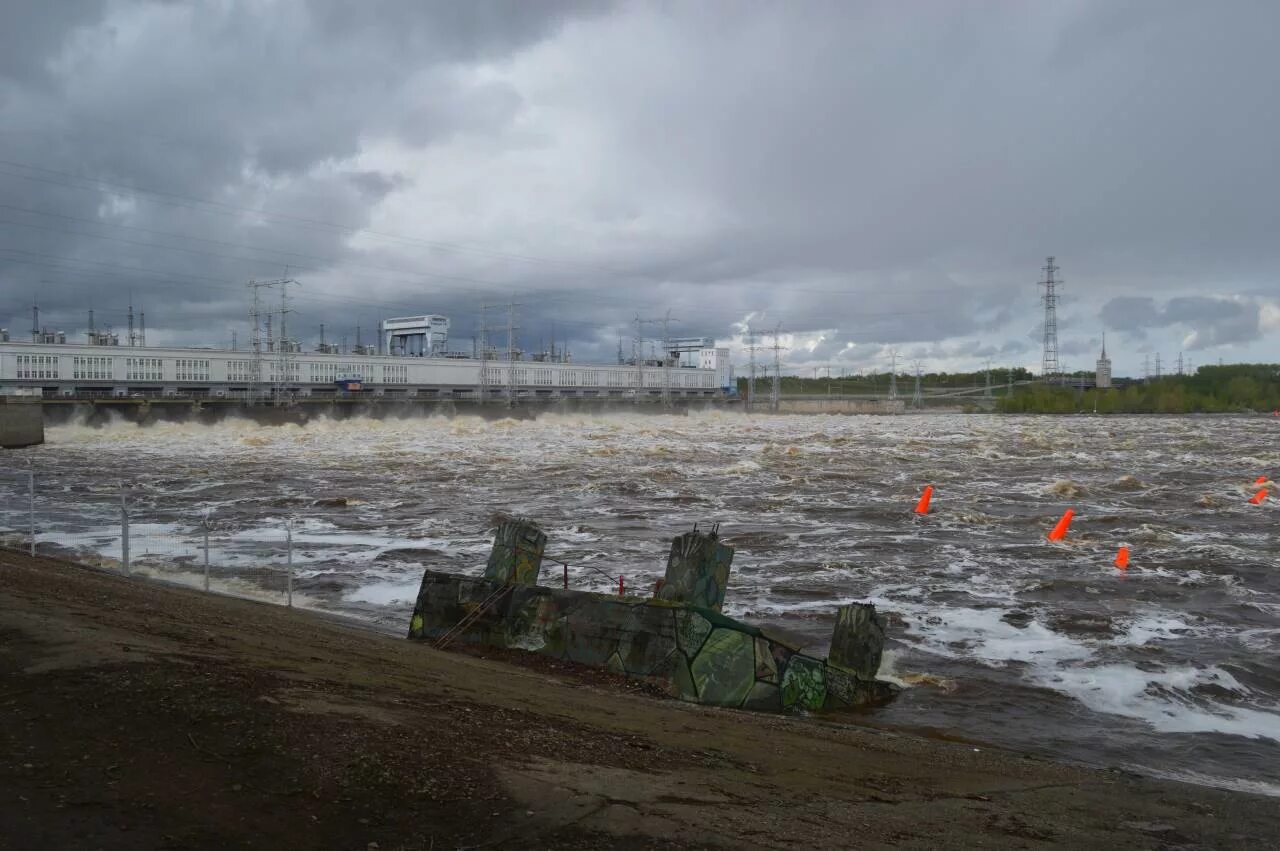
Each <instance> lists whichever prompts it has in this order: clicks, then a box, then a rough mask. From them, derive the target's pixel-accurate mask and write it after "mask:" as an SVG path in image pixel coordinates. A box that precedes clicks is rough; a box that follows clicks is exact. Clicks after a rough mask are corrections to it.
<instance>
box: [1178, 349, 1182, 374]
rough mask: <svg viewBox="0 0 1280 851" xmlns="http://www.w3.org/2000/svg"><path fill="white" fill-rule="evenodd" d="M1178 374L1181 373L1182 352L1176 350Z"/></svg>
mask: <svg viewBox="0 0 1280 851" xmlns="http://www.w3.org/2000/svg"><path fill="white" fill-rule="evenodd" d="M1178 375H1182V352H1178Z"/></svg>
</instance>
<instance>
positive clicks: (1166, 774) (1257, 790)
mask: <svg viewBox="0 0 1280 851" xmlns="http://www.w3.org/2000/svg"><path fill="white" fill-rule="evenodd" d="M1124 767H1125V768H1128V769H1130V770H1132V771H1136V772H1138V773H1140V774H1146V775H1148V776H1150V777H1157V778H1159V779H1162V780H1174V781H1177V782H1179V783H1192V784H1194V785H1196V786H1211V787H1213V788H1215V789H1227V790H1230V791H1232V792H1247V793H1249V794H1251V795H1267V796H1269V797H1273V798H1280V783H1268V782H1267V781H1265V780H1244V779H1242V778H1239V777H1218V776H1216V775H1212V774H1204V773H1202V772H1199V771H1160V770H1157V769H1152V768H1148V767H1146V766H1142V765H1126V766H1124Z"/></svg>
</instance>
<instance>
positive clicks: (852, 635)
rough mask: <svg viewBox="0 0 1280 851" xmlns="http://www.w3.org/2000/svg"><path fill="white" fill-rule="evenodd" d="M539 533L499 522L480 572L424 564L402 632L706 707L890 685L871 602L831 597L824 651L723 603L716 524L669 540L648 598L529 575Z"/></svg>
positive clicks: (783, 705)
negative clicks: (544, 661) (569, 668)
mask: <svg viewBox="0 0 1280 851" xmlns="http://www.w3.org/2000/svg"><path fill="white" fill-rule="evenodd" d="M545 544H546V536H545V535H543V533H542V532H541V530H539V529H538V528H537V526H536V525H534V524H532V523H530V522H529V521H525V520H512V521H507V522H505V523H503V524H502V525H501V526H500V527H499V529H498V534H497V536H496V538H495V540H494V549H493V553H492V555H491V557H490V560H489V565H488V567H487V568H486V571H485V577H484V578H474V577H467V576H460V575H457V574H452V573H444V572H441V571H434V570H428V571H425V572H424V574H423V577H422V586H421V589H420V590H419V592H418V600H417V604H416V606H415V607H414V611H413V618H412V620H411V622H410V627H409V637H410V638H411V639H417V640H426V641H434V642H435V643H436V644H437V645H443V644H445V643H448V642H450V641H464V642H468V643H475V644H488V645H493V646H497V647H508V648H518V649H522V650H530V651H534V652H537V653H542V654H546V655H549V656H554V657H556V658H559V659H565V660H568V661H572V662H577V663H580V664H585V665H593V666H597V667H604V668H608V669H609V670H612V671H615V672H617V673H619V674H624V675H626V676H631V677H636V678H643V679H646V680H649V681H652V682H655V683H657V684H659V685H661V686H662V687H663V688H664V689H666V691H667V692H668V693H669V694H671V695H672V696H674V697H677V698H679V699H680V700H685V701H689V702H691V703H701V704H707V705H711V706H724V707H735V708H742V709H754V710H764V711H773V712H781V711H794V710H801V709H803V710H819V709H839V708H851V707H856V706H863V705H867V704H871V703H878V702H882V701H885V700H888V699H890V698H891V697H893V695H894V694H896V693H897V688H896V687H895V686H893V685H892V684H890V683H887V682H883V681H881V680H877V679H875V676H876V672H877V670H878V669H879V667H880V658H881V653H882V651H883V647H884V626H885V625H884V619H883V617H882V616H880V615H877V614H876V611H875V607H874V606H872V605H870V604H861V603H853V604H850V605H847V606H842V607H840V609H839V611H838V616H837V622H836V628H835V634H834V635H833V638H832V652H831V656H830V658H828V659H821V658H818V657H815V656H811V655H808V654H805V653H802V652H801V651H800V648H798V647H796V646H794V645H792V644H790V643H788V642H786V641H784V640H782V639H781V638H779V637H777V636H775V635H772V634H770V633H769V632H767V631H765V630H762V629H759V628H757V627H754V626H751V625H750V624H746V623H743V622H742V621H738V620H735V619H733V618H729V617H726V616H725V615H723V614H721V613H720V611H719V610H720V606H721V603H722V602H723V600H724V594H725V587H726V585H727V582H728V577H729V568H730V565H731V563H732V560H733V548H732V547H728V546H726V545H725V544H723V543H722V542H721V541H720V540H719V537H718V535H717V533H716V531H714V530H713V531H712V532H699V531H697V530H696V529H695V530H694V531H693V532H689V533H686V534H684V535H680V536H679V537H677V538H676V539H675V541H674V542H673V544H672V548H671V555H670V558H669V559H668V562H667V574H666V579H665V581H664V582H663V583H662V584H661V586H660V588H659V591H658V593H657V595H656V596H654V597H652V598H639V597H616V596H611V595H606V594H597V593H592V592H585V591H570V590H561V589H555V588H547V587H543V586H539V585H537V584H536V582H537V577H538V571H539V569H540V567H541V561H542V553H543V549H544V547H545Z"/></svg>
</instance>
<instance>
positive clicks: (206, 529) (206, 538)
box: [202, 517, 209, 591]
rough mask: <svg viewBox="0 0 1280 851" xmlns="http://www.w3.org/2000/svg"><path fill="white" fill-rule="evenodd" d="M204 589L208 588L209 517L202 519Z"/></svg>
mask: <svg viewBox="0 0 1280 851" xmlns="http://www.w3.org/2000/svg"><path fill="white" fill-rule="evenodd" d="M202 525H203V526H204V590H205V591H208V590H209V518H208V517H206V518H205V519H204V523H203V524H202Z"/></svg>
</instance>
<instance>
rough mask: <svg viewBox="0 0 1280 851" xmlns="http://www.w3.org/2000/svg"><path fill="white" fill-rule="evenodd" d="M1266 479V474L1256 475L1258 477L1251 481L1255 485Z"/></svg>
mask: <svg viewBox="0 0 1280 851" xmlns="http://www.w3.org/2000/svg"><path fill="white" fill-rule="evenodd" d="M1266 480H1267V477H1266V476H1258V478H1256V479H1254V480H1253V483H1254V484H1255V485H1260V484H1262V483H1263V482H1265V481H1266Z"/></svg>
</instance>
